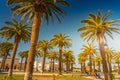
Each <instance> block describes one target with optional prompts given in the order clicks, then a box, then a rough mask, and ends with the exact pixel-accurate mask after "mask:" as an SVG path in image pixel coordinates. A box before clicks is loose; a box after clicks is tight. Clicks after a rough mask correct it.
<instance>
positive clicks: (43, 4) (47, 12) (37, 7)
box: [8, 0, 69, 23]
mask: <svg viewBox="0 0 120 80" xmlns="http://www.w3.org/2000/svg"><path fill="white" fill-rule="evenodd" d="M13 3H19V4H17V5H16V6H15V7H13V8H12V10H13V11H14V13H13V16H17V15H21V14H23V15H22V18H21V19H24V18H25V17H28V21H30V20H32V19H33V16H34V11H36V12H40V13H42V17H43V18H44V19H45V20H46V22H47V23H48V22H49V20H51V21H53V16H55V17H56V18H57V20H58V21H59V22H60V23H61V20H60V18H59V15H60V16H63V14H65V11H64V10H62V8H60V7H58V5H62V6H69V4H68V3H67V2H66V1H65V0H56V1H55V2H54V0H35V1H33V0H26V1H24V0H23V1H22V0H14V1H12V0H9V1H8V4H13ZM53 22H54V21H53Z"/></svg>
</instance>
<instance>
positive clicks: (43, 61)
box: [42, 50, 46, 72]
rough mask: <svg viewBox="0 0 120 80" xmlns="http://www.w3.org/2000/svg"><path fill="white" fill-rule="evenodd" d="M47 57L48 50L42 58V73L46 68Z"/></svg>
mask: <svg viewBox="0 0 120 80" xmlns="http://www.w3.org/2000/svg"><path fill="white" fill-rule="evenodd" d="M45 57H46V50H45V51H44V53H43V57H42V72H44V67H45Z"/></svg>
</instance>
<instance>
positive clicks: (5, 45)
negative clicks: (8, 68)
mask: <svg viewBox="0 0 120 80" xmlns="http://www.w3.org/2000/svg"><path fill="white" fill-rule="evenodd" d="M12 48H13V44H12V43H11V42H2V43H0V51H1V55H2V57H3V59H2V63H1V67H0V70H1V69H4V68H5V62H6V59H7V56H8V55H10V54H9V52H10V51H11V50H12Z"/></svg>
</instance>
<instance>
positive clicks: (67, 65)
mask: <svg viewBox="0 0 120 80" xmlns="http://www.w3.org/2000/svg"><path fill="white" fill-rule="evenodd" d="M66 60H67V62H66V70H67V72H68V71H69V68H68V67H69V64H68V57H66Z"/></svg>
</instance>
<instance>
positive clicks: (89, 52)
mask: <svg viewBox="0 0 120 80" xmlns="http://www.w3.org/2000/svg"><path fill="white" fill-rule="evenodd" d="M82 50H83V52H84V54H86V55H88V56H89V62H90V74H91V72H92V56H93V54H95V53H96V48H95V47H94V45H93V44H87V45H84V46H83V48H82Z"/></svg>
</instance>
